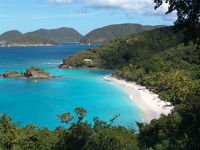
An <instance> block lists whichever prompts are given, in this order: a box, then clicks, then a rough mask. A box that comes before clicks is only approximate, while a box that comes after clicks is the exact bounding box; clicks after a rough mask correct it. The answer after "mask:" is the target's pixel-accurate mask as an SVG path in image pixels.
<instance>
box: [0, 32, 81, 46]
mask: <svg viewBox="0 0 200 150" xmlns="http://www.w3.org/2000/svg"><path fill="white" fill-rule="evenodd" d="M81 38H82V35H81V34H80V33H78V32H77V31H76V30H74V29H72V28H59V29H52V30H46V29H40V30H37V31H33V32H28V33H25V34H23V33H21V32H20V31H17V30H11V31H8V32H5V33H3V34H2V35H0V46H3V47H13V46H14V47H15V46H55V45H58V43H61V42H63V43H69V42H79V41H80V39H81Z"/></svg>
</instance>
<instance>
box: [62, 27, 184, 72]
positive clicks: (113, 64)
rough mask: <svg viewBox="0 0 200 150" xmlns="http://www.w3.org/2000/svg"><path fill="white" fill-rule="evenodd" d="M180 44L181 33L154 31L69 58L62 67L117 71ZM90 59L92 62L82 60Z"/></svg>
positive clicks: (161, 29) (138, 34) (162, 29)
mask: <svg viewBox="0 0 200 150" xmlns="http://www.w3.org/2000/svg"><path fill="white" fill-rule="evenodd" d="M181 42H182V33H178V34H174V33H173V32H172V28H171V27H165V28H160V29H155V30H152V31H146V32H142V33H137V34H134V35H130V36H128V37H126V38H123V39H118V40H115V41H113V42H112V43H109V44H104V45H103V46H101V47H100V48H95V49H89V50H87V51H83V52H79V53H77V54H75V55H72V56H69V57H67V58H66V59H64V61H63V65H62V66H66V68H68V66H71V67H72V68H95V67H96V68H106V69H119V68H121V67H123V66H124V65H127V64H129V63H131V62H135V61H138V60H140V61H141V60H145V59H146V58H148V57H149V56H151V55H153V54H155V53H158V52H161V51H164V50H166V49H168V48H171V47H174V46H177V45H178V44H180V43H181ZM88 58H91V59H92V60H93V61H92V62H89V63H88V62H86V61H84V59H88Z"/></svg>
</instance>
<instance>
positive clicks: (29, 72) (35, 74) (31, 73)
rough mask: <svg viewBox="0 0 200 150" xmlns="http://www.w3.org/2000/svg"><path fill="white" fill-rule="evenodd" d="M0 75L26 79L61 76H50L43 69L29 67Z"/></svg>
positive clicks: (0, 75)
mask: <svg viewBox="0 0 200 150" xmlns="http://www.w3.org/2000/svg"><path fill="white" fill-rule="evenodd" d="M0 77H4V78H27V79H46V78H51V77H61V76H52V75H50V74H49V72H45V71H44V70H43V69H39V68H34V67H31V68H29V69H26V71H25V72H18V71H6V72H4V73H3V74H0Z"/></svg>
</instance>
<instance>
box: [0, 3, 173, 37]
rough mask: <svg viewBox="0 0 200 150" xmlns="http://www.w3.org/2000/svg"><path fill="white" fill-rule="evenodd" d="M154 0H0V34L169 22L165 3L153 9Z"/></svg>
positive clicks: (169, 23) (170, 19)
mask: <svg viewBox="0 0 200 150" xmlns="http://www.w3.org/2000/svg"><path fill="white" fill-rule="evenodd" d="M154 5H155V4H154V3H153V0H0V34H2V33H4V32H6V31H8V30H19V31H21V32H22V33H26V32H30V31H34V30H38V29H41V28H44V29H55V28H60V27H71V28H74V29H75V30H77V31H78V32H80V33H81V34H83V35H85V34H87V33H88V32H90V31H92V30H94V29H96V28H100V27H103V26H106V25H111V24H122V23H138V24H143V25H172V24H173V22H174V20H175V18H176V17H175V14H171V15H165V12H166V10H167V4H165V5H164V6H162V7H161V8H159V9H158V10H156V11H155V10H154Z"/></svg>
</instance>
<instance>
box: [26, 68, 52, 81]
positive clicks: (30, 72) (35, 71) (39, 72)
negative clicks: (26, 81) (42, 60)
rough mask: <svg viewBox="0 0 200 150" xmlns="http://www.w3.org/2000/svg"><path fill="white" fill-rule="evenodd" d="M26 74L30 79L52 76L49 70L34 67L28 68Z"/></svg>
mask: <svg viewBox="0 0 200 150" xmlns="http://www.w3.org/2000/svg"><path fill="white" fill-rule="evenodd" d="M24 76H25V77H27V78H30V79H44V78H49V77H51V75H50V74H49V73H48V72H45V71H44V70H43V69H39V68H34V67H31V68H29V69H26V71H25V72H24Z"/></svg>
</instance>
